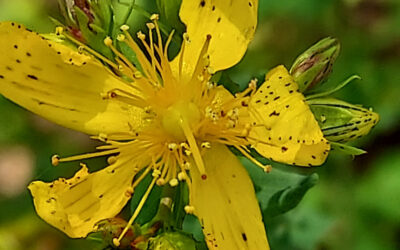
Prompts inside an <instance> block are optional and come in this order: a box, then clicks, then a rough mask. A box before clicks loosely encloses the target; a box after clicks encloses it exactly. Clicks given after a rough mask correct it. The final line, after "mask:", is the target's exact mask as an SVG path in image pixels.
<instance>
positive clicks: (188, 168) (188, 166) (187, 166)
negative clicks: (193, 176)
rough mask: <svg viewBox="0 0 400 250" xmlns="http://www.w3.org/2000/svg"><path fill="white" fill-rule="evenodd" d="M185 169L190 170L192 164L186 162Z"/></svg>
mask: <svg viewBox="0 0 400 250" xmlns="http://www.w3.org/2000/svg"><path fill="white" fill-rule="evenodd" d="M183 167H184V168H185V169H186V170H190V162H188V161H187V162H185V163H183Z"/></svg>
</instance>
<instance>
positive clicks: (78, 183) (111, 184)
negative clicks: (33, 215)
mask: <svg viewBox="0 0 400 250" xmlns="http://www.w3.org/2000/svg"><path fill="white" fill-rule="evenodd" d="M134 175H135V171H134V169H133V164H130V163H129V162H127V160H126V157H125V158H119V159H118V160H117V161H116V162H115V163H114V164H113V165H110V166H109V167H107V168H105V169H103V170H100V171H98V172H95V173H90V174H89V173H88V169H87V168H86V167H85V166H83V167H82V168H81V170H79V171H78V172H77V173H76V174H75V176H74V177H72V178H71V179H64V178H61V179H59V180H56V181H54V182H51V183H45V182H42V181H34V182H32V183H31V184H30V185H29V189H30V191H31V193H32V196H33V200H34V204H35V208H36V211H37V213H38V214H39V216H40V217H41V218H42V219H44V220H45V221H46V222H47V223H49V224H51V225H53V226H54V227H56V228H58V229H60V230H61V231H63V232H65V233H66V234H67V235H68V236H69V237H72V238H81V237H86V235H87V234H88V233H90V232H92V231H93V230H94V226H95V224H96V223H97V222H99V221H100V220H103V219H107V218H111V217H114V216H116V215H117V214H118V213H119V212H120V211H121V209H122V208H123V207H124V206H125V204H126V202H127V201H128V200H129V199H130V198H131V194H132V191H131V190H130V187H131V185H132V179H133V177H134Z"/></svg>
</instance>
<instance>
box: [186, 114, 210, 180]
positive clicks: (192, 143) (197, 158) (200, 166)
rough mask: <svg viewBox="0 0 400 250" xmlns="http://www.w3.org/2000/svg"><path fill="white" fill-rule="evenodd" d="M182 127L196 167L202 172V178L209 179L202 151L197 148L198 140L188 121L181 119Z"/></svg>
mask: <svg viewBox="0 0 400 250" xmlns="http://www.w3.org/2000/svg"><path fill="white" fill-rule="evenodd" d="M181 127H182V130H183V133H184V134H185V137H186V139H187V141H188V143H189V147H190V150H191V151H192V154H193V158H194V161H195V162H196V166H197V169H198V170H199V172H200V175H201V178H202V179H206V178H207V175H206V170H205V167H204V162H203V159H202V157H201V154H200V150H199V148H198V146H197V142H196V139H195V138H194V135H193V133H192V130H191V129H190V127H189V124H188V123H187V121H185V119H181Z"/></svg>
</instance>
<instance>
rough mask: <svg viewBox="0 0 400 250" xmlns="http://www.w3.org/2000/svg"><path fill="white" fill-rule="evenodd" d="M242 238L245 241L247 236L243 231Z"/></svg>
mask: <svg viewBox="0 0 400 250" xmlns="http://www.w3.org/2000/svg"><path fill="white" fill-rule="evenodd" d="M242 238H243V240H244V241H247V236H246V234H245V233H242Z"/></svg>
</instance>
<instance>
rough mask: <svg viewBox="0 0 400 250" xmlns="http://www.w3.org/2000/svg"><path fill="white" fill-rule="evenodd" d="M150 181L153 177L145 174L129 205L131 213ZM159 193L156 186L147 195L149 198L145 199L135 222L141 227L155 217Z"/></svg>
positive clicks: (159, 189)
mask: <svg viewBox="0 0 400 250" xmlns="http://www.w3.org/2000/svg"><path fill="white" fill-rule="evenodd" d="M152 179H153V177H152V176H151V174H150V173H149V174H147V175H146V177H145V178H144V179H143V180H142V181H141V182H140V183H139V185H138V186H137V187H136V188H135V190H134V193H133V196H132V199H131V203H130V206H131V211H132V213H133V212H134V211H135V209H136V208H137V206H138V205H139V202H140V200H141V199H142V197H143V194H144V193H145V192H146V190H147V188H148V187H149V185H150V182H151V180H152ZM161 191H162V189H161V187H159V186H157V185H155V186H154V187H153V189H152V190H151V192H150V194H149V197H148V198H147V200H146V202H145V203H144V205H143V208H142V209H141V211H140V213H139V215H138V217H137V219H136V220H135V222H136V223H138V224H141V225H143V224H145V223H147V222H149V221H150V220H151V219H152V218H153V217H154V216H155V215H156V213H157V210H158V206H159V204H160V197H161Z"/></svg>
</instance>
